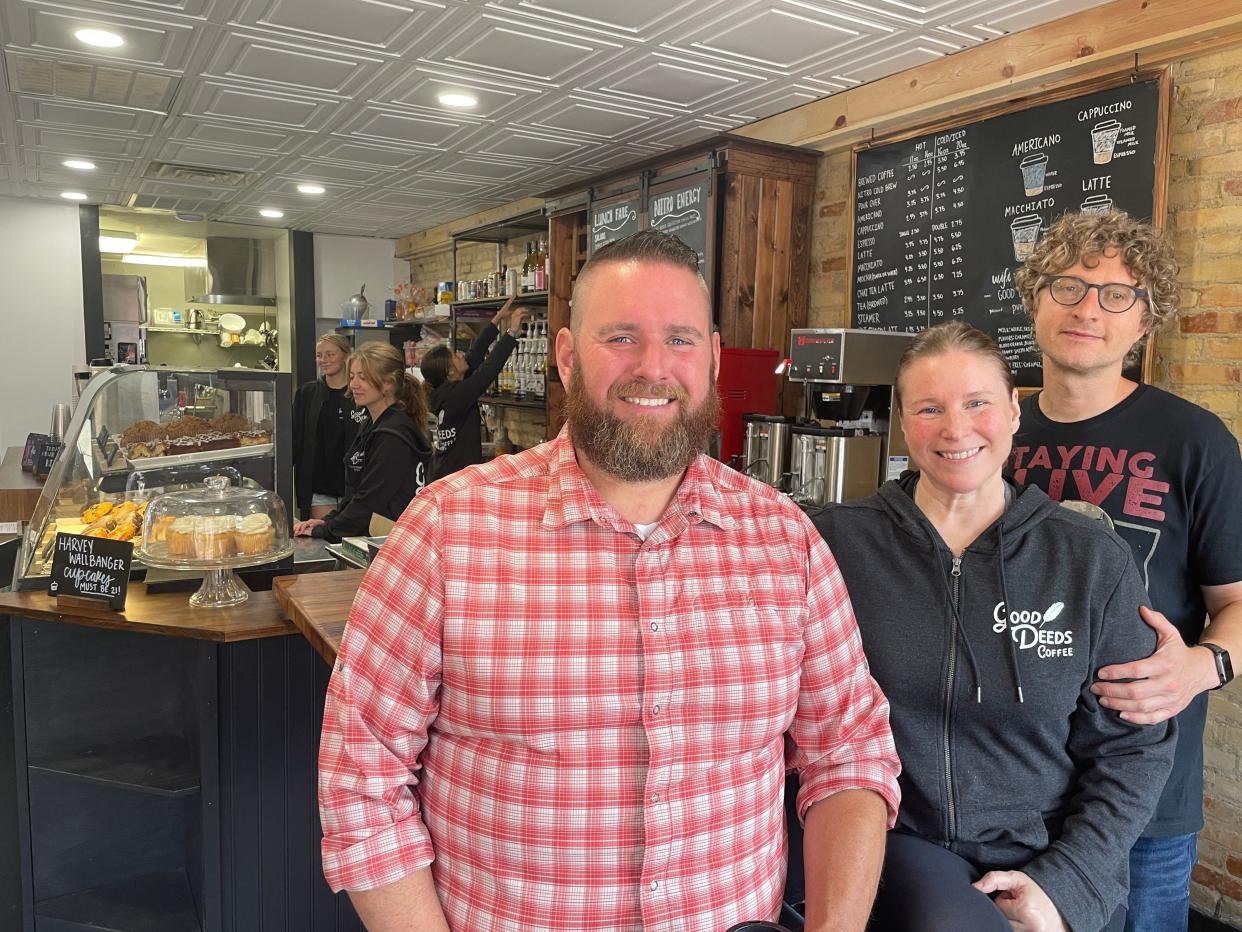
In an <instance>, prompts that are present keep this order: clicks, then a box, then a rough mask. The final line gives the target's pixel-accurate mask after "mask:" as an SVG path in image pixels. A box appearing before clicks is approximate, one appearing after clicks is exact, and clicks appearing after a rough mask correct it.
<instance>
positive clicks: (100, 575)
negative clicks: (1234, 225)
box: [47, 534, 134, 612]
mask: <svg viewBox="0 0 1242 932" xmlns="http://www.w3.org/2000/svg"><path fill="white" fill-rule="evenodd" d="M133 560H134V545H133V544H132V543H131V542H129V541H125V540H108V539H107V538H104V537H87V536H86V535H84V534H57V535H56V549H55V550H54V551H53V552H52V577H51V582H50V583H49V585H48V589H47V591H48V594H49V595H54V596H58V597H60V596H77V597H80V598H86V599H99V600H101V601H104V602H107V603H108V607H109V608H111V609H112V610H113V611H115V612H119V611H122V610H123V609H124V608H125V593H126V591H127V590H128V588H129V569H130V566H131V564H132V563H133Z"/></svg>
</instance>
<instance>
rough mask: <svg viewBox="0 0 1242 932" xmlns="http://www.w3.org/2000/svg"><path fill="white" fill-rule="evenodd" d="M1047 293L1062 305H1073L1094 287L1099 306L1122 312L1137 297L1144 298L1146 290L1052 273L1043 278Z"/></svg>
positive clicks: (1109, 311)
mask: <svg viewBox="0 0 1242 932" xmlns="http://www.w3.org/2000/svg"><path fill="white" fill-rule="evenodd" d="M1044 285H1045V286H1047V288H1048V294H1050V295H1052V300H1053V301H1055V302H1057V304H1060V305H1062V306H1064V307H1073V306H1074V305H1076V304H1079V303H1080V302H1081V301H1082V299H1083V298H1085V297H1086V296H1087V292H1088V291H1090V290H1091V289H1092V288H1094V289H1095V291H1096V295H1097V296H1098V297H1099V300H1100V307H1102V308H1103V309H1104V310H1106V311H1108V313H1110V314H1124V313H1125V312H1126V311H1128V310H1130V308H1132V307H1134V302H1136V301H1137V300H1138V299H1139V298H1146V297H1147V292H1146V291H1145V290H1144V289H1142V288H1135V287H1134V286H1133V285H1123V284H1121V283H1120V282H1108V283H1107V284H1104V285H1091V284H1088V283H1087V282H1084V281H1083V280H1082V279H1081V278H1078V277H1077V276H1076V275H1053V276H1051V277H1049V278H1047V279H1045V280H1044Z"/></svg>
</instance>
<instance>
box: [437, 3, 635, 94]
mask: <svg viewBox="0 0 1242 932" xmlns="http://www.w3.org/2000/svg"><path fill="white" fill-rule="evenodd" d="M618 51H619V46H617V45H616V44H615V43H613V42H610V41H608V40H605V39H603V38H600V37H590V38H588V37H582V36H575V35H574V34H572V33H568V32H566V31H564V30H555V29H551V28H548V27H544V26H542V25H537V24H534V23H529V22H521V21H517V20H510V19H504V18H501V17H498V16H494V15H492V14H483V15H481V16H479V17H478V18H477V19H474V20H468V21H466V22H465V23H464V24H463V28H461V29H458V30H457V31H456V32H453V33H451V34H450V35H449V36H448V37H447V38H446V39H445V41H444V42H443V43H442V44H441V45H440V46H439V47H438V48H436V49H434V50H432V51H431V52H430V53H429V56H428V57H429V58H431V59H432V60H434V61H443V62H447V63H449V64H454V65H457V66H460V67H466V68H474V69H477V70H478V71H479V72H480V73H482V74H492V75H502V76H504V75H510V76H512V77H514V78H517V79H519V80H527V81H537V82H541V83H548V84H552V83H557V82H565V81H572V80H573V79H574V72H576V71H578V70H581V69H583V68H585V67H587V66H591V67H595V66H597V65H599V64H600V63H601V59H606V58H610V57H612V56H615V55H616V54H617V52H618Z"/></svg>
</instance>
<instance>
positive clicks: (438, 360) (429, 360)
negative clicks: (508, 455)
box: [420, 295, 526, 481]
mask: <svg viewBox="0 0 1242 932" xmlns="http://www.w3.org/2000/svg"><path fill="white" fill-rule="evenodd" d="M515 300H516V295H515V296H514V297H512V298H510V299H509V300H508V301H506V302H505V305H504V307H502V308H501V309H500V310H498V311H497V312H496V316H495V317H493V318H492V320H491V323H489V324H488V325H487V326H486V327H484V328H483V330H482V332H480V333H479V335H478V336H477V337H475V338H474V342H473V343H471V344H470V350H469V352H466V353H463V352H462V351H461V350H456V351H453V350H451V349H449V348H448V347H447V346H437V347H436V348H435V349H433V350H430V351H428V353H427V355H426V356H424V357H423V362H422V366H421V367H420V368H421V370H422V373H423V379H424V383H425V387H426V389H427V391H428V407H429V408H430V409H431V413H432V415H433V416H434V417H435V421H436V426H435V431H434V434H433V436H432V447H433V449H434V451H435V452H434V454H433V456H432V459H431V476H430V479H429V480H428V481H435V480H436V479H440V478H442V477H444V476H447V475H449V474H450V473H454V472H457V470H459V469H465V468H466V467H467V466H472V465H474V464H475V463H481V462H483V440H482V436H481V432H480V429H479V398H480V397H481V396H482V395H483V393H484V392H486V391H487V387H488V386H489V385H491V384H492V381H493V380H494V379H495V378H496V376H497V375H499V374H500V370H501V369H503V368H504V365H505V363H506V362H507V361H508V359H509V356H510V355H512V353H513V351H514V349H516V348H517V336H518V334H519V333H521V326H522V318H523V317H524V316H525V314H526V309H525V308H522V307H518V308H515V307H514V306H513V302H514V301H515ZM506 320H508V322H509V326H508V328H507V329H506V332H505V333H503V334H500V325H501V324H502V323H504V322H505V321H506ZM497 334H500V339H499V340H496V335H497ZM493 340H496V346H495V348H493V349H492V351H491V352H490V353H488V352H487V348H488V346H490V345H491V343H492V341H493Z"/></svg>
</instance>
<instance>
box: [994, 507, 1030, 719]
mask: <svg viewBox="0 0 1242 932" xmlns="http://www.w3.org/2000/svg"><path fill="white" fill-rule="evenodd" d="M996 548H997V550H998V551H999V552H998V553H997V559H996V563H997V565H998V566H999V567H1000V587H1001V598H1002V599H1004V600H1005V612H1006V613H1008V612H1009V610H1010V609H1009V590H1008V588H1006V586H1005V522H1004V521H1001V522H999V523H998V524H997V525H996ZM1005 634H1006V635H1007V637H1006V638H1005V640H1006V641H1008V642H1009V664H1010V667H1011V668H1012V670H1013V682H1014V685H1015V686H1016V687H1017V690H1018V701H1019V702H1026V698H1025V697H1024V696H1023V695H1022V668H1021V667H1020V666H1019V665H1018V648H1017V646H1016V645H1015V644H1014V640H1013V632H1012V631H1010V630H1009V625H1008V624H1006V625H1005Z"/></svg>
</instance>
